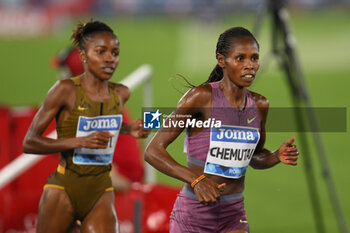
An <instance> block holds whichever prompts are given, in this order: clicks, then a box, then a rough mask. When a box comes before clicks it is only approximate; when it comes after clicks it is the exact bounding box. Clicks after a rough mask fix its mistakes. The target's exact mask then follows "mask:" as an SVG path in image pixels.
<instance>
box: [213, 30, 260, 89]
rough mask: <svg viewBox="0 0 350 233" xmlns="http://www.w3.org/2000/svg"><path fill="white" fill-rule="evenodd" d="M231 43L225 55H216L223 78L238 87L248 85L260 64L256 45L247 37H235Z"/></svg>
mask: <svg viewBox="0 0 350 233" xmlns="http://www.w3.org/2000/svg"><path fill="white" fill-rule="evenodd" d="M231 43H232V45H231V49H230V50H229V52H228V53H227V56H226V57H224V56H222V55H221V56H220V57H219V56H218V62H219V65H220V66H221V67H223V71H224V79H229V81H231V82H233V83H234V84H235V85H236V86H239V87H249V86H250V85H251V84H252V83H253V81H254V79H255V75H256V72H257V71H258V69H259V66H260V64H259V48H258V45H257V44H256V42H255V41H254V40H253V39H252V38H249V37H241V38H236V39H233V40H232V42H231Z"/></svg>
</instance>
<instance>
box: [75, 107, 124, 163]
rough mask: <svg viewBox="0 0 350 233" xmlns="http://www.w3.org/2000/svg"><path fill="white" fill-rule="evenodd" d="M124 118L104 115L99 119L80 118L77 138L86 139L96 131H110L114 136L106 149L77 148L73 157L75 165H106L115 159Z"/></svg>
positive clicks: (98, 117)
mask: <svg viewBox="0 0 350 233" xmlns="http://www.w3.org/2000/svg"><path fill="white" fill-rule="evenodd" d="M122 119H123V116H122V115H121V114H119V115H103V116H97V117H84V116H80V117H79V122H78V127H77V133H76V137H84V136H88V135H89V134H92V133H94V132H96V131H108V132H110V133H111V134H113V135H114V136H113V137H111V138H110V141H109V143H108V145H107V147H106V148H105V149H90V148H85V147H81V148H76V149H75V150H74V155H73V163H74V164H82V165H106V164H110V163H111V162H112V159H113V154H114V149H115V145H116V143H117V139H118V135H119V132H120V127H121V125H122Z"/></svg>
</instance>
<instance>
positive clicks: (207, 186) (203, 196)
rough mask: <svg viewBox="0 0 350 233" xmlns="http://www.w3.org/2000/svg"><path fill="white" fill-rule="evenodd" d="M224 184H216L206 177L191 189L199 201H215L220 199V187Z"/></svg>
mask: <svg viewBox="0 0 350 233" xmlns="http://www.w3.org/2000/svg"><path fill="white" fill-rule="evenodd" d="M225 185H226V184H225V183H223V184H220V185H217V184H216V183H215V182H213V181H211V180H210V179H208V177H206V178H204V179H203V180H201V181H200V182H198V183H197V184H196V185H195V186H194V188H193V191H194V192H195V194H196V196H197V197H198V200H199V202H200V203H202V204H208V203H216V202H218V201H219V200H220V189H222V188H224V187H225Z"/></svg>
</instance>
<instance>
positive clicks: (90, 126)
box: [79, 117, 121, 131]
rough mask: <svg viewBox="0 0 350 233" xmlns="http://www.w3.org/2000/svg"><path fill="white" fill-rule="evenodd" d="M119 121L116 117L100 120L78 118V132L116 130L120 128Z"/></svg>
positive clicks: (101, 118)
mask: <svg viewBox="0 0 350 233" xmlns="http://www.w3.org/2000/svg"><path fill="white" fill-rule="evenodd" d="M120 125H121V121H120V118H117V117H100V118H88V117H83V118H80V124H79V130H80V131H96V130H99V131H107V130H118V129H119V128H120Z"/></svg>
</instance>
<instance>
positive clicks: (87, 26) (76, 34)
mask: <svg viewBox="0 0 350 233" xmlns="http://www.w3.org/2000/svg"><path fill="white" fill-rule="evenodd" d="M100 32H110V33H112V34H113V35H114V36H115V37H117V36H116V35H115V34H114V32H113V30H112V29H111V28H110V27H109V26H108V25H107V24H105V23H102V22H100V21H93V20H91V21H90V22H87V23H84V24H83V23H79V24H78V25H77V27H76V28H75V29H74V30H73V34H72V36H71V40H73V45H74V46H76V47H79V49H80V50H83V49H85V45H86V42H87V40H88V39H89V37H90V36H91V35H93V34H95V33H100Z"/></svg>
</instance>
